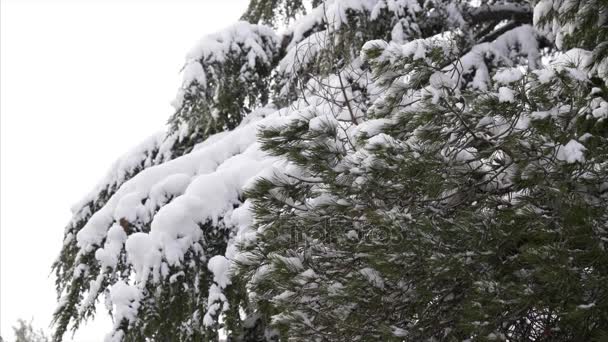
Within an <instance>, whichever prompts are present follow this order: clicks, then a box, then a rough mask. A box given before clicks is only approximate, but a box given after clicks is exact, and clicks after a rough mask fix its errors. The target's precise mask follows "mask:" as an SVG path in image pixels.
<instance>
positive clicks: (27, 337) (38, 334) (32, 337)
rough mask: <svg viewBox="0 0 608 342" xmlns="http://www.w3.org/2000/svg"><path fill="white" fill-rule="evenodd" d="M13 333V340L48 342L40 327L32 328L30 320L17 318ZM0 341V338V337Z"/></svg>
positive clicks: (18, 341) (0, 339) (19, 341)
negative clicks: (38, 328)
mask: <svg viewBox="0 0 608 342" xmlns="http://www.w3.org/2000/svg"><path fill="white" fill-rule="evenodd" d="M13 332H14V333H15V342H48V341H49V339H48V337H46V335H45V334H44V331H42V329H40V330H34V327H33V326H32V322H31V321H30V322H27V321H25V320H23V319H18V320H17V326H14V327H13ZM0 341H2V338H1V337H0Z"/></svg>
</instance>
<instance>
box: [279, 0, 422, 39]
mask: <svg viewBox="0 0 608 342" xmlns="http://www.w3.org/2000/svg"><path fill="white" fill-rule="evenodd" d="M383 10H388V11H389V12H391V13H392V14H393V15H394V16H395V17H396V18H398V17H403V16H405V15H407V14H409V15H414V14H415V13H417V12H420V11H421V10H422V8H421V7H420V4H419V3H418V2H417V1H415V0H327V1H323V2H322V4H321V5H319V6H318V7H316V8H314V9H313V10H312V11H311V12H310V13H309V14H307V15H305V16H303V17H302V18H300V19H298V21H297V23H296V24H295V25H293V26H292V27H290V28H289V30H288V31H287V32H286V34H292V35H293V36H292V39H291V42H290V44H289V46H288V48H292V47H293V46H295V44H297V43H298V42H300V41H302V39H304V36H305V34H306V33H307V32H309V31H311V30H313V29H314V28H315V27H316V26H321V25H323V24H327V29H328V30H329V31H330V32H335V31H337V30H339V29H340V28H342V27H343V26H344V25H345V24H347V23H348V12H349V11H354V12H359V13H368V14H369V17H370V19H371V20H375V19H377V18H378V16H379V15H380V13H381V12H382V11H383ZM398 25H402V24H401V22H399V23H398Z"/></svg>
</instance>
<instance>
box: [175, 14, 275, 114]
mask: <svg viewBox="0 0 608 342" xmlns="http://www.w3.org/2000/svg"><path fill="white" fill-rule="evenodd" d="M278 44H279V37H278V35H277V34H276V33H275V32H274V30H273V29H272V28H270V27H268V26H265V25H255V24H250V23H247V22H244V21H241V22H238V23H236V24H234V25H231V26H229V27H227V28H226V29H224V30H221V31H219V32H216V33H214V34H211V35H208V36H205V37H203V39H201V40H200V41H199V42H198V44H196V46H194V47H193V48H192V49H191V50H190V52H189V53H188V55H187V56H186V65H185V66H184V69H183V71H182V73H183V81H182V86H181V89H180V90H179V91H178V92H177V96H176V98H175V100H174V101H173V106H174V107H175V109H179V108H180V107H181V106H182V105H183V101H184V96H185V94H186V93H187V92H188V91H190V90H189V89H190V87H191V86H192V85H193V82H196V85H197V86H198V88H199V89H204V88H206V87H207V81H209V79H210V78H212V77H215V75H213V73H214V72H215V71H214V69H213V67H211V66H212V65H213V64H215V63H221V62H225V61H226V59H228V58H230V56H231V55H243V56H244V58H245V59H246V62H245V64H244V65H243V66H242V68H241V72H242V73H243V74H244V73H246V72H248V71H249V72H253V70H255V68H256V66H257V65H258V64H262V65H266V66H268V65H270V63H271V61H272V60H273V59H274V51H276V49H277V47H278ZM209 72H210V73H211V74H208V73H209Z"/></svg>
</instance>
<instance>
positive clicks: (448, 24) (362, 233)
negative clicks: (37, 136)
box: [54, 0, 608, 341]
mask: <svg viewBox="0 0 608 342" xmlns="http://www.w3.org/2000/svg"><path fill="white" fill-rule="evenodd" d="M607 16H608V4H607V3H606V2H605V1H599V0H598V1H591V0H590V1H561V0H542V1H539V2H538V3H536V4H531V3H530V2H527V1H518V0H507V1H481V2H474V1H443V0H426V1H417V0H327V1H301V0H282V1H277V0H252V1H251V3H250V5H249V7H248V9H247V11H246V13H245V14H244V15H243V17H242V18H243V19H244V20H246V21H243V22H239V23H237V24H234V25H232V26H230V27H228V28H227V29H225V30H223V31H221V32H218V33H216V34H213V35H210V36H208V37H205V38H203V39H202V40H201V41H200V43H199V44H198V45H197V46H195V47H194V49H193V50H192V52H191V53H190V54H189V55H188V57H187V62H186V66H185V67H184V69H183V74H184V83H183V86H182V87H181V89H180V90H179V91H178V95H177V98H176V101H175V102H174V104H175V107H176V112H175V114H174V115H173V116H172V117H171V119H170V121H169V124H168V129H167V132H166V133H163V134H160V135H157V136H153V137H151V138H150V139H149V140H148V141H145V142H144V143H142V144H141V145H140V146H138V147H137V148H135V149H133V150H132V151H131V152H129V153H128V154H126V155H125V156H123V157H122V158H120V159H119V160H118V161H117V162H116V164H115V165H114V166H113V167H112V169H111V171H110V172H109V173H108V175H107V177H106V178H105V179H104V180H102V181H101V182H100V183H99V185H98V186H97V187H96V188H95V189H94V190H93V191H92V192H91V193H90V194H89V195H88V196H87V197H86V198H84V199H83V200H82V201H81V202H79V204H77V205H75V206H74V208H73V213H74V216H73V218H72V220H71V222H70V223H69V225H68V226H67V228H66V231H65V240H64V246H63V248H62V250H61V253H60V255H59V257H58V259H57V261H56V262H55V264H54V269H55V272H56V275H57V292H58V296H59V305H58V308H57V311H56V313H55V327H56V330H55V335H54V339H55V340H56V341H60V340H61V339H62V337H63V335H64V333H65V332H66V331H67V329H68V328H72V329H77V328H78V326H79V324H80V323H81V322H82V321H83V320H86V319H89V318H91V317H92V316H93V315H94V314H95V303H97V302H99V301H103V302H105V304H106V306H107V309H108V310H109V312H110V313H111V314H112V317H113V320H114V326H113V329H112V331H110V332H109V333H108V335H107V336H106V340H107V341H144V340H153V341H175V340H180V341H199V340H201V341H214V340H219V339H220V338H222V336H226V337H227V338H228V339H229V340H231V341H278V340H280V341H287V340H294V341H311V340H314V341H352V340H360V341H392V340H395V341H427V340H428V341H440V340H441V341H443V340H445V341H464V340H480V341H484V340H502V341H573V340H581V341H583V340H589V341H593V340H597V341H599V340H602V339H603V338H607V337H608V286H606V284H608V252H607V251H606V248H607V247H608V246H607V245H608V211H607V210H606V208H607V207H608V141H607V140H608V126H607V125H608V124H607V120H608V88H607V83H608V59H607V58H606V56H607V54H606V51H608V50H606V46H608V45H607V39H606V27H607V26H606V25H607V22H606V18H607ZM285 24H286V25H288V27H287V29H284V30H282V32H283V33H281V34H279V33H277V31H276V30H275V29H274V28H273V27H272V26H275V27H276V26H278V25H285ZM267 25H271V26H267Z"/></svg>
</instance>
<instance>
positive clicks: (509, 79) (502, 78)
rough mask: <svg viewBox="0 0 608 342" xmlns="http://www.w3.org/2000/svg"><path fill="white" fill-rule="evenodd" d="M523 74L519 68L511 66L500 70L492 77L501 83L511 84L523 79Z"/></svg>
mask: <svg viewBox="0 0 608 342" xmlns="http://www.w3.org/2000/svg"><path fill="white" fill-rule="evenodd" d="M523 76H524V74H523V73H522V72H521V70H519V68H509V69H503V70H500V71H498V72H497V73H496V74H495V75H494V76H493V77H492V79H493V80H494V81H496V82H498V83H500V84H509V83H513V82H517V81H519V80H521V79H522V77H523Z"/></svg>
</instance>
